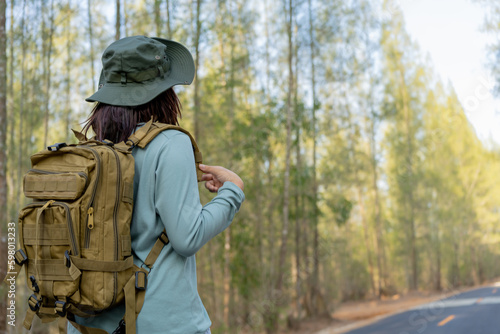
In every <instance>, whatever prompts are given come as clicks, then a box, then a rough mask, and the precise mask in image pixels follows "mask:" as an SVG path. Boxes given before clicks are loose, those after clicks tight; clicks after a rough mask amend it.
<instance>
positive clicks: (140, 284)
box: [135, 271, 148, 291]
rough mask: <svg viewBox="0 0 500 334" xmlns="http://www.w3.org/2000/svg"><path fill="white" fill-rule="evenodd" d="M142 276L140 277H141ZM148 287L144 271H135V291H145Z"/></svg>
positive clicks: (146, 275)
mask: <svg viewBox="0 0 500 334" xmlns="http://www.w3.org/2000/svg"><path fill="white" fill-rule="evenodd" d="M141 274H142V275H141ZM147 286H148V274H146V273H145V272H144V271H136V272H135V288H136V289H137V290H142V291H144V290H146V287H147Z"/></svg>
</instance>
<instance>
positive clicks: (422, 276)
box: [7, 0, 500, 333]
mask: <svg viewBox="0 0 500 334" xmlns="http://www.w3.org/2000/svg"><path fill="white" fill-rule="evenodd" d="M482 1H483V2H485V3H486V2H487V1H488V0H482ZM90 3H91V8H90V17H89V15H88V14H89V12H88V8H87V2H75V1H64V0H54V3H53V4H54V7H53V15H50V13H51V10H50V2H39V1H38V2H37V1H33V0H26V1H23V2H20V1H16V2H14V8H13V9H14V11H13V14H12V16H11V17H10V16H9V17H8V22H7V27H8V41H7V45H8V48H7V56H8V61H7V65H8V67H7V72H8V100H7V101H8V124H7V132H8V134H7V157H8V161H7V172H8V175H7V184H8V190H9V191H8V197H9V198H8V215H9V220H16V212H17V211H18V209H19V207H20V206H21V205H23V201H24V199H23V196H22V175H23V173H24V172H25V171H26V170H27V169H28V168H29V159H28V158H27V157H28V156H29V155H30V154H32V153H33V152H35V151H37V150H40V149H42V144H43V138H44V136H47V138H48V142H59V141H65V140H66V141H68V140H69V141H72V140H73V139H72V134H71V132H70V129H71V128H76V129H78V128H79V127H80V123H81V122H82V121H84V120H85V118H86V117H87V115H88V113H89V112H90V110H91V107H92V106H91V105H89V104H86V103H85V102H83V99H84V98H85V97H87V96H88V95H90V94H91V93H92V92H93V90H94V89H95V87H94V86H93V84H92V82H93V81H94V82H96V81H97V80H98V76H99V72H100V69H101V65H100V62H99V57H100V53H101V52H102V50H103V49H104V48H105V47H106V46H107V45H108V44H109V43H110V42H112V40H113V38H114V27H115V22H114V20H115V17H116V16H115V12H114V8H113V4H112V3H111V2H99V1H94V0H92V1H90ZM199 4H200V9H201V11H200V21H199V22H197V21H196V18H197V16H196V9H197V5H198V2H197V1H173V0H171V1H144V0H141V1H125V2H122V7H121V8H122V10H121V11H122V18H121V33H122V36H123V35H136V34H146V35H150V36H154V35H156V32H157V30H160V31H161V32H162V34H164V35H165V37H168V38H172V39H175V40H178V41H180V42H182V43H184V44H186V45H187V46H188V47H189V48H190V50H191V51H193V53H194V52H195V50H196V49H198V51H199V68H198V72H197V78H196V79H195V80H196V82H197V85H198V89H199V90H198V92H197V94H198V96H197V98H198V99H199V100H198V102H199V105H197V107H195V92H194V87H179V88H176V92H177V93H178V95H179V97H180V99H181V102H182V104H183V107H184V109H183V116H184V118H183V120H182V125H183V126H184V127H186V128H187V129H189V130H191V131H193V129H194V127H195V124H198V125H200V128H199V138H197V139H198V142H199V145H200V148H201V150H202V151H203V156H204V161H205V162H206V163H207V164H217V165H223V166H226V167H228V168H231V169H233V170H234V171H236V172H237V173H239V174H240V175H241V176H242V178H243V179H244V181H245V196H246V201H245V203H244V204H243V207H242V208H241V211H240V212H239V213H238V215H237V216H236V218H235V221H234V222H233V224H232V225H231V228H230V229H229V230H228V231H226V232H224V233H223V234H222V235H221V236H218V237H217V238H215V240H212V241H211V242H210V243H209V244H208V245H206V246H205V247H204V248H203V249H202V250H201V251H200V252H199V254H198V255H197V256H198V262H197V263H198V280H199V291H200V294H201V296H202V299H203V301H204V303H205V305H206V306H207V309H208V311H209V314H210V316H211V318H212V321H213V332H214V333H223V332H225V333H238V332H245V333H251V332H256V333H257V332H262V331H266V332H268V333H273V332H276V330H277V328H278V327H279V325H280V324H282V323H284V320H285V319H286V317H287V316H288V315H290V314H293V315H294V316H296V315H300V316H301V317H304V316H305V315H314V314H319V313H321V312H322V311H323V312H326V311H331V310H332V306H333V305H335V304H336V303H337V302H338V301H342V300H349V299H359V298H364V297H373V296H380V295H382V294H386V293H391V292H392V293H396V292H404V291H407V290H408V289H423V290H430V289H437V290H439V289H450V288H454V287H457V286H460V285H469V284H480V283H482V282H484V281H486V280H489V279H492V278H494V277H497V276H498V275H500V269H499V268H498V266H497V265H496V263H498V261H499V260H500V251H499V250H498V242H500V228H499V227H498V226H500V225H499V224H498V223H499V221H500V207H499V205H498V203H500V179H499V175H500V150H499V149H498V148H494V149H489V148H486V147H485V145H483V143H481V141H479V140H478V138H477V136H476V135H475V133H474V130H473V129H472V127H471V125H470V124H469V123H468V121H467V117H466V115H465V113H464V110H463V107H462V106H461V104H460V102H459V100H458V98H457V96H456V94H455V92H454V90H453V88H451V87H447V86H446V85H444V84H443V83H441V82H440V80H439V79H438V78H436V75H435V74H434V73H433V71H432V64H429V63H428V61H426V60H424V58H423V56H422V55H421V53H420V51H419V50H418V47H417V46H416V45H415V44H414V43H413V42H412V39H411V36H409V34H408V33H407V32H406V31H405V27H404V20H403V17H402V15H401V13H400V11H399V10H397V6H396V1H389V0H387V1H382V0H380V1H369V0H360V1H339V0H335V1H331V0H311V1H310V4H311V7H310V8H309V2H306V1H294V2H293V16H292V46H293V50H292V51H293V57H292V63H291V65H292V68H293V72H294V76H293V87H292V91H291V92H289V88H288V71H289V69H288V68H289V65H290V64H289V63H288V36H287V29H286V24H287V22H288V21H287V19H288V14H286V13H284V10H283V3H282V2H275V1H274V2H273V1H271V0H261V1H256V2H250V1H243V0H217V1H215V0H204V1H201V2H200V3H199ZM167 5H168V16H167ZM489 5H490V6H492V8H494V9H495V10H494V11H492V12H491V13H490V14H491V15H490V16H488V19H487V28H488V29H489V30H490V31H492V32H493V33H497V32H498V29H497V28H498V27H497V25H498V22H500V18H499V17H500V15H497V14H498V8H497V7H498V6H497V5H496V3H495V2H494V1H489ZM309 9H311V21H310V22H309V17H308V14H307V13H309ZM158 10H159V15H155V14H157V12H158ZM8 13H10V8H9V9H8ZM497 16H498V17H497ZM89 19H90V21H91V22H92V24H90V21H89ZM52 21H53V22H52ZM51 23H53V24H54V31H53V33H52V35H50V33H49V31H50V30H48V29H49V27H50V26H51ZM198 23H199V24H200V25H201V30H200V36H199V43H198V44H196V43H197V42H196V27H197V25H198ZM90 27H91V28H92V29H89V28H90ZM90 30H92V34H90ZM167 31H170V32H171V33H170V36H166V34H167ZM49 38H50V39H51V40H52V43H53V47H52V49H51V51H50V52H49V51H48V48H47V46H48V45H49V44H48V42H49ZM90 42H92V43H90ZM91 45H92V47H91ZM11 46H12V47H11ZM44 46H45V48H44ZM492 50H498V46H495V45H493V46H492ZM44 52H45V53H44ZM49 54H50V70H51V71H50V73H51V81H50V89H47V87H48V86H47V84H48V81H47V77H46V75H45V76H44V73H45V74H46V73H47V68H45V69H44V66H43V64H44V61H47V60H48V55H49ZM497 63H499V62H497ZM91 64H94V66H93V70H92V66H91ZM495 66H496V65H494V66H492V69H493V70H494V74H495V75H497V77H500V75H498V71H496V67H495ZM313 70H314V76H313ZM92 71H93V73H92ZM313 87H314V88H313ZM47 91H48V92H49V96H47ZM313 91H314V93H313ZM289 93H290V94H291V95H290V96H291V97H292V98H291V103H292V105H291V108H292V109H291V110H292V112H293V120H292V128H291V136H292V137H291V144H292V148H291V157H290V161H289V163H290V165H289V167H290V175H289V180H290V195H289V198H288V200H289V203H290V208H289V210H288V211H289V212H288V216H289V221H290V225H289V228H288V230H287V231H286V233H287V234H286V235H287V238H288V239H286V240H287V244H288V251H287V253H286V257H285V263H284V265H283V268H284V271H283V272H284V274H283V275H284V277H282V278H283V282H284V283H283V287H282V288H281V289H280V290H279V291H277V290H276V282H277V279H278V272H279V271H278V268H279V267H280V263H279V261H280V260H279V259H280V254H279V252H280V247H281V240H282V239H281V236H282V234H283V232H284V231H283V220H284V213H283V205H284V203H285V198H284V191H285V171H286V170H287V166H286V163H287V161H286V154H285V153H286V133H287V131H286V125H287V114H286V112H287V110H288V109H287V106H288V105H287V103H288V102H287V101H288V99H287V97H288V96H289ZM313 96H314V98H315V101H312V98H313ZM45 102H48V106H49V114H48V124H49V131H48V133H45V129H44V121H45V109H44V103H45ZM313 110H314V115H315V116H314V117H315V119H314V120H313ZM314 150H315V152H316V156H315V157H314V156H313V151H314ZM315 162H316V164H314V163H315ZM200 195H201V201H202V202H203V203H206V202H208V201H209V200H210V199H211V198H213V195H212V194H208V193H207V192H206V191H205V190H204V189H203V188H202V187H200ZM315 282H316V283H315ZM318 296H319V297H318ZM321 300H323V301H324V304H325V305H321V303H320V301H321Z"/></svg>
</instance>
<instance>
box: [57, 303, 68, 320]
mask: <svg viewBox="0 0 500 334" xmlns="http://www.w3.org/2000/svg"><path fill="white" fill-rule="evenodd" d="M55 310H56V313H57V315H59V316H60V317H65V316H66V302H63V301H61V300H58V301H56V304H55Z"/></svg>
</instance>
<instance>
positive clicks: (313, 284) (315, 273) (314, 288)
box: [308, 0, 320, 314]
mask: <svg viewBox="0 0 500 334" xmlns="http://www.w3.org/2000/svg"><path fill="white" fill-rule="evenodd" d="M308 11H309V48H310V54H311V60H310V63H311V95H312V124H311V127H312V132H313V135H312V142H313V151H312V161H313V162H312V193H313V194H312V195H313V213H312V227H313V254H312V257H313V270H312V275H311V278H310V279H309V291H310V296H311V302H310V305H311V306H312V310H311V311H312V313H313V314H317V313H318V310H317V307H316V304H317V303H316V300H317V298H316V296H317V294H318V293H319V290H318V286H319V257H320V254H319V233H318V216H319V210H318V177H317V153H316V151H317V144H318V126H317V124H316V123H317V119H316V108H317V105H318V102H317V98H316V66H315V58H316V49H315V47H314V25H313V17H312V16H313V14H312V3H311V0H308Z"/></svg>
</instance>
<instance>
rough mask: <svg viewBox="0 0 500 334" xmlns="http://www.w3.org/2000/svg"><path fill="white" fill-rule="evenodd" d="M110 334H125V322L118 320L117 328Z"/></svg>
mask: <svg viewBox="0 0 500 334" xmlns="http://www.w3.org/2000/svg"><path fill="white" fill-rule="evenodd" d="M112 334H125V320H123V319H122V320H120V323H119V324H118V327H116V329H115V330H114V332H113V333H112Z"/></svg>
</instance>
